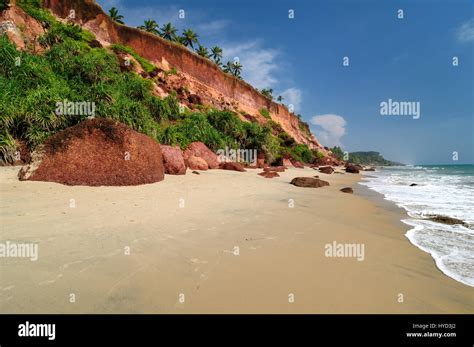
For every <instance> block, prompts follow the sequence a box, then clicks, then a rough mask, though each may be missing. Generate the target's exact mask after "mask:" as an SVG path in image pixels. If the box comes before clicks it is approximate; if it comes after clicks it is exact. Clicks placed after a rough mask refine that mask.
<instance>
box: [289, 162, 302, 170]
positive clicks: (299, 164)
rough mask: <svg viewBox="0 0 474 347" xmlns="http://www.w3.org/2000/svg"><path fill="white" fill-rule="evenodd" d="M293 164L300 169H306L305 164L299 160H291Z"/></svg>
mask: <svg viewBox="0 0 474 347" xmlns="http://www.w3.org/2000/svg"><path fill="white" fill-rule="evenodd" d="M291 164H293V166H294V167H296V168H298V169H304V165H303V163H302V162H300V161H298V160H291Z"/></svg>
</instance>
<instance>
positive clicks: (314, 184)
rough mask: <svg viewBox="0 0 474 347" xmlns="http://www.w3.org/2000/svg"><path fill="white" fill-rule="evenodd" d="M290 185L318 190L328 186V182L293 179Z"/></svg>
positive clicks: (312, 179) (306, 178) (315, 179)
mask: <svg viewBox="0 0 474 347" xmlns="http://www.w3.org/2000/svg"><path fill="white" fill-rule="evenodd" d="M290 184H292V185H294V186H297V187H304V188H320V187H324V186H328V185H329V182H326V181H323V180H320V179H319V178H313V177H295V178H293V179H292V180H291V182H290Z"/></svg>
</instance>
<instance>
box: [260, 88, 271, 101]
mask: <svg viewBox="0 0 474 347" xmlns="http://www.w3.org/2000/svg"><path fill="white" fill-rule="evenodd" d="M260 93H262V94H263V95H264V96H265V97H267V98H268V99H270V100H273V95H272V94H273V89H271V88H263V89H262V90H261V91H260Z"/></svg>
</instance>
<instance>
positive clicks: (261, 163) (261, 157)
mask: <svg viewBox="0 0 474 347" xmlns="http://www.w3.org/2000/svg"><path fill="white" fill-rule="evenodd" d="M264 167H265V153H263V152H262V151H258V152H257V168H259V169H263V168H264Z"/></svg>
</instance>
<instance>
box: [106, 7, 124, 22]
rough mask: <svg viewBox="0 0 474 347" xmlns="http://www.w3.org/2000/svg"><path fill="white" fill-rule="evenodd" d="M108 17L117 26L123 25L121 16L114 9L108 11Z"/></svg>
mask: <svg viewBox="0 0 474 347" xmlns="http://www.w3.org/2000/svg"><path fill="white" fill-rule="evenodd" d="M109 16H110V18H112V20H113V21H115V22H117V23H119V24H123V16H122V15H121V14H119V13H118V10H117V9H116V8H115V7H112V8H111V9H110V10H109Z"/></svg>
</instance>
